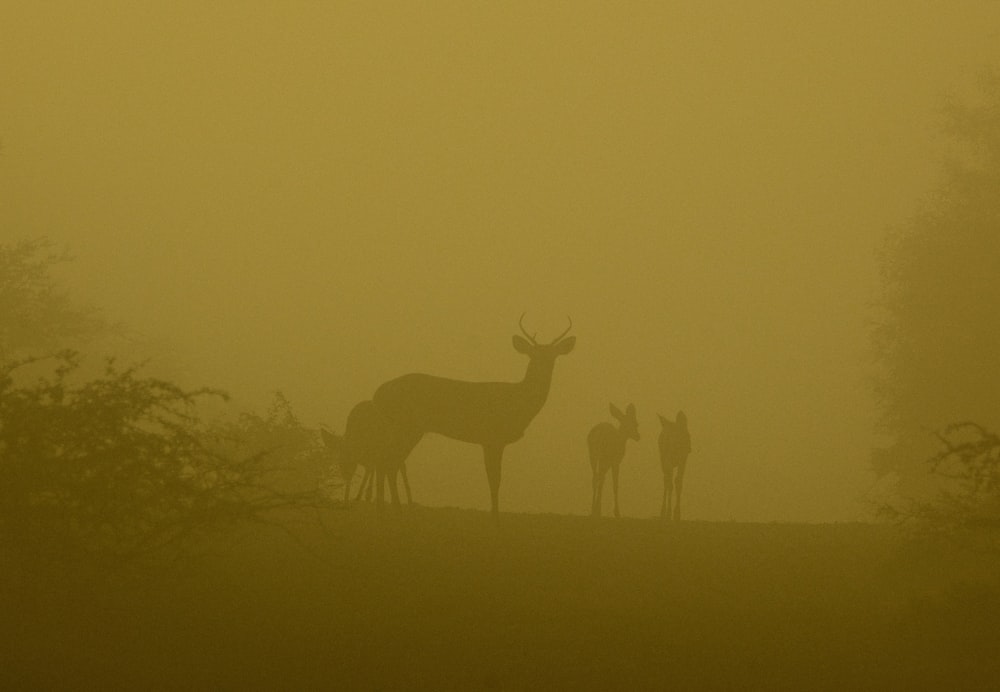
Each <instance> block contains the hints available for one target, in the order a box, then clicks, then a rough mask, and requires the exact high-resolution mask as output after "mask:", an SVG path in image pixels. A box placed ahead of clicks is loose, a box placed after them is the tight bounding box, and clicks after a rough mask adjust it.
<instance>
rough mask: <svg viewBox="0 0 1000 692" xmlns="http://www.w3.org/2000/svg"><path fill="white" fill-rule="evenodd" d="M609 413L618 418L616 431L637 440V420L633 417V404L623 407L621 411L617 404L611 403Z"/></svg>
mask: <svg viewBox="0 0 1000 692" xmlns="http://www.w3.org/2000/svg"><path fill="white" fill-rule="evenodd" d="M611 415H612V416H614V417H615V418H616V419H617V420H618V431H619V432H620V433H621V434H622V435H623V436H624V437H625V438H626V439H628V438H631V439H633V440H635V441H636V442H638V441H639V421H638V420H637V419H636V417H635V404H629V405H628V406H626V407H625V413H622V412H621V411H620V410H619V409H618V407H617V406H615V405H614V404H611Z"/></svg>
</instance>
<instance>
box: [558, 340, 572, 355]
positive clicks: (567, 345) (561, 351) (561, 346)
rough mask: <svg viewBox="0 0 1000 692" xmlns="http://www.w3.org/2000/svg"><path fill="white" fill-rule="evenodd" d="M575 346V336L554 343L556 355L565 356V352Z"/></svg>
mask: <svg viewBox="0 0 1000 692" xmlns="http://www.w3.org/2000/svg"><path fill="white" fill-rule="evenodd" d="M574 346H576V337H575V336H569V337H566V338H565V339H563V340H562V341H560V342H559V343H558V344H556V355H559V356H565V355H566V354H567V353H569V352H570V351H572V350H573V347H574Z"/></svg>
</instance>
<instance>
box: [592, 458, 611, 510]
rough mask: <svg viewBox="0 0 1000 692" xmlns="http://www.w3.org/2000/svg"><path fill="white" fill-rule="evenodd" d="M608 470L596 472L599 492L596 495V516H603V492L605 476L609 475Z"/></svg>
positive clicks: (600, 469)
mask: <svg viewBox="0 0 1000 692" xmlns="http://www.w3.org/2000/svg"><path fill="white" fill-rule="evenodd" d="M607 472H608V470H607V469H602V468H599V469H598V470H597V472H596V478H597V492H596V493H595V494H594V516H595V517H599V516H601V504H602V503H601V492H602V491H603V490H604V476H605V474H607Z"/></svg>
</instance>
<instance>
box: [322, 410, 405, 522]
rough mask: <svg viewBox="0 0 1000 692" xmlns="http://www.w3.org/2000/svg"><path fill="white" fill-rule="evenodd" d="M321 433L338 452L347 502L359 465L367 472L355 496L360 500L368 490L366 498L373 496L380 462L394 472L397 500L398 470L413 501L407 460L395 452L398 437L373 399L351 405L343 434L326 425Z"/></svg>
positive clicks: (392, 477) (395, 497) (392, 473)
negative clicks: (373, 481)
mask: <svg viewBox="0 0 1000 692" xmlns="http://www.w3.org/2000/svg"><path fill="white" fill-rule="evenodd" d="M320 434H321V435H322V437H323V442H324V443H325V444H326V446H327V448H328V449H330V451H332V452H333V453H334V455H335V458H336V460H337V465H338V466H339V467H340V475H341V477H343V479H344V504H345V505H348V504H350V497H351V481H352V480H353V479H354V473H355V471H356V470H357V467H358V466H359V465H360V466H364V468H365V473H364V476H363V477H362V480H361V486H360V487H359V488H358V494H357V497H355V498H354V500H355V501H358V500H360V499H361V494H362V493H365V499H366V500H371V496H372V479H373V477H374V476H375V470H376V468H377V467H378V466H379V464H380V463H381V464H382V466H383V468H385V469H386V470H387V471H389V472H391V479H390V485H391V488H390V491H391V493H392V497H393V499H394V504H399V491H398V489H397V472H398V473H399V474H400V475H402V477H403V486H404V488H405V489H406V503H407V504H413V497H412V495H411V494H410V481H409V479H408V478H407V477H406V464H405V461H403V460H400V459H399V458H398V454H396V453H394V450H395V444H396V443H397V441H398V440H397V438H395V435H394V431H393V429H392V428H391V427H390V425H389V424H388V422H387V421H386V420H385V417H384V416H383V415H382V414H381V412H380V411H379V410H378V408H376V406H375V404H373V403H372V402H371V401H370V400H366V401H362V402H359V403H358V404H356V405H355V406H354V408H352V409H351V412H350V413H349V414H348V415H347V424H346V426H345V429H344V434H343V435H342V436H341V435H337V434H336V433H334V432H330V431H329V430H326V429H322V428H321V429H320Z"/></svg>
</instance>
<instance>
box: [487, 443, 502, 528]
mask: <svg viewBox="0 0 1000 692" xmlns="http://www.w3.org/2000/svg"><path fill="white" fill-rule="evenodd" d="M502 459H503V447H502V446H501V447H495V446H487V445H484V446H483V461H485V462H486V478H487V479H488V480H489V482H490V502H491V504H492V507H491V512H492V513H493V519H494V520H499V518H500V461H501V460H502Z"/></svg>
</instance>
